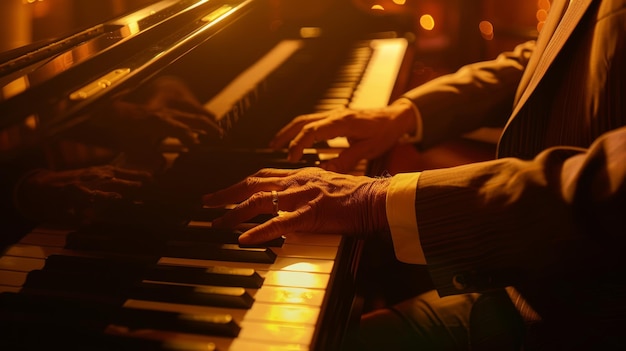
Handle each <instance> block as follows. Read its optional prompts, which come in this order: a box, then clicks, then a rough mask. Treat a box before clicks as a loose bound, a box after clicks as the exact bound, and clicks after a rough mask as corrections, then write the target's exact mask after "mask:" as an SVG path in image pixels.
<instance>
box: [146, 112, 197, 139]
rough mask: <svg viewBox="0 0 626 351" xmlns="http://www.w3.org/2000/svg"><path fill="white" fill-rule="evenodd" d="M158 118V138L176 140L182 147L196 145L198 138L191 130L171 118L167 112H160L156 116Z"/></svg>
mask: <svg viewBox="0 0 626 351" xmlns="http://www.w3.org/2000/svg"><path fill="white" fill-rule="evenodd" d="M156 116H157V117H158V118H159V121H160V124H159V126H158V127H159V129H160V130H159V133H160V136H163V137H165V136H168V137H173V138H177V139H178V140H180V142H181V143H183V144H184V145H188V146H189V145H196V144H198V142H199V141H198V138H197V136H196V135H195V133H194V132H193V130H192V129H191V128H190V127H189V126H188V125H187V124H185V123H183V122H181V121H179V120H177V119H176V118H173V117H172V116H171V113H170V112H169V111H161V112H159V113H157V114H156Z"/></svg>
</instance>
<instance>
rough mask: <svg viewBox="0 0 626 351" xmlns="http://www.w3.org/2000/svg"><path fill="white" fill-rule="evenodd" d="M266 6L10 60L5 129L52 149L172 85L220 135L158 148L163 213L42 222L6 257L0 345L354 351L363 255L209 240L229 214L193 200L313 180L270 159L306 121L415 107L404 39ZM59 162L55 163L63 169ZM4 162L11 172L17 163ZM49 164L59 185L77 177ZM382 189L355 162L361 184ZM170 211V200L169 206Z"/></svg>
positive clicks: (98, 35)
mask: <svg viewBox="0 0 626 351" xmlns="http://www.w3.org/2000/svg"><path fill="white" fill-rule="evenodd" d="M274 4H275V2H272V1H263V0H216V1H213V0H209V1H207V0H161V1H156V2H154V3H152V4H150V5H148V6H146V7H143V8H141V9H138V10H136V11H134V12H132V13H129V14H126V15H124V16H121V17H118V18H115V19H113V20H110V21H108V22H105V23H102V24H99V25H96V26H93V27H90V28H87V29H85V30H82V31H79V32H76V33H72V35H70V36H68V37H64V38H62V39H59V40H57V41H53V42H48V43H46V44H44V45H42V46H35V47H29V48H28V49H27V50H17V51H15V52H14V53H13V55H9V56H8V57H7V56H6V55H5V56H3V58H4V62H2V63H1V64H0V85H1V86H2V89H0V91H2V95H1V96H0V116H2V118H0V128H1V129H2V130H5V131H16V130H17V131H19V130H23V129H24V128H26V127H25V126H28V128H30V129H31V130H34V131H35V132H36V133H35V134H36V136H35V137H34V138H33V139H29V140H28V142H25V143H24V144H25V146H24V145H22V143H17V144H16V145H13V146H14V147H13V148H12V149H11V152H12V154H10V155H15V157H19V155H20V152H21V151H22V149H23V148H28V147H33V145H34V147H41V148H44V147H45V148H52V149H53V148H54V145H57V144H60V143H62V142H63V141H64V140H65V139H66V138H67V136H68V135H71V134H72V131H73V130H74V129H75V128H79V127H80V126H81V125H82V124H84V123H86V122H87V121H89V120H90V119H91V118H93V116H94V115H96V114H98V113H101V112H102V111H110V106H111V105H112V104H114V103H115V102H116V101H119V99H127V100H129V101H138V100H140V98H141V94H142V93H143V91H144V90H145V89H142V88H145V87H146V86H149V85H150V84H152V83H154V82H155V81H158V80H159V79H162V78H163V77H166V78H168V77H176V80H177V81H180V82H184V84H185V85H186V86H187V87H188V88H189V89H190V91H192V92H193V93H194V95H195V96H196V97H197V98H198V99H199V101H202V102H203V106H204V108H205V109H206V110H207V111H208V112H209V113H210V115H211V117H212V118H214V119H215V121H216V123H218V124H219V125H220V126H221V127H222V128H223V129H224V130H225V133H224V135H223V136H222V137H221V138H213V139H210V138H206V139H205V140H202V141H203V142H202V144H201V145H200V146H197V147H193V148H189V147H184V146H182V145H181V143H180V142H179V141H178V140H176V139H166V140H164V141H162V142H161V143H159V145H155V147H157V148H158V151H159V152H158V154H159V156H160V157H159V158H158V162H154V163H153V162H152V160H150V162H143V161H145V160H142V159H140V158H138V157H136V155H129V154H125V153H123V152H122V153H116V154H114V155H107V156H106V157H105V160H106V161H107V162H110V163H112V164H117V165H123V166H127V167H133V166H135V167H137V168H142V169H146V168H147V169H150V170H151V171H153V172H154V173H155V176H156V177H157V179H159V181H160V184H159V187H158V189H157V194H156V196H155V197H156V198H159V199H160V201H158V200H157V201H154V203H151V202H146V203H139V204H137V203H127V204H124V205H120V206H119V207H116V208H110V209H107V211H108V212H107V216H105V217H104V218H102V219H101V220H99V221H95V222H93V223H90V224H87V225H65V224H63V225H60V224H57V223H42V224H41V225H39V226H37V227H36V228H34V229H33V230H32V231H30V232H29V233H27V234H26V235H25V236H23V237H22V238H21V239H20V240H19V242H17V243H16V244H14V245H11V246H9V247H8V248H7V249H6V250H5V251H4V252H3V253H2V256H0V292H1V294H0V334H1V337H0V340H1V341H0V345H2V348H3V349H5V348H6V349H11V350H32V349H41V348H44V347H45V348H55V347H56V348H60V349H64V350H74V349H76V350H78V349H80V350H85V349H89V350H222V351H225V350H231V351H236V350H261V351H262V350H312V351H313V350H317V351H322V350H324V351H326V350H343V349H346V347H347V345H348V344H349V341H350V338H351V335H352V333H353V331H354V328H355V327H356V326H357V323H358V318H359V315H360V303H361V301H360V298H359V291H358V290H359V279H360V274H359V259H360V255H361V253H362V247H363V243H362V242H361V241H359V240H357V239H353V238H348V237H342V236H338V235H328V234H326V235H323V234H317V233H293V234H290V235H288V236H286V237H284V238H281V239H279V240H274V241H272V242H268V243H265V244H263V245H259V246H255V247H242V246H240V245H238V243H237V239H236V238H237V236H238V234H239V233H240V231H243V230H245V229H246V228H247V227H249V226H253V225H256V224H258V223H260V222H262V221H264V220H267V217H265V218H264V217H259V218H255V219H253V220H251V221H250V222H249V223H245V224H243V225H242V226H241V228H238V229H237V230H233V231H224V230H217V229H215V228H212V226H211V221H212V219H214V218H216V216H218V215H220V214H221V213H223V211H228V207H226V208H223V209H208V208H202V207H201V206H199V205H197V202H198V201H197V199H198V196H199V194H202V193H204V192H208V191H213V190H216V189H219V188H222V187H224V186H227V185H230V184H232V183H234V182H236V181H238V180H240V179H242V178H243V177H245V176H246V175H248V174H250V173H252V172H253V171H255V170H257V169H259V168H261V167H285V168H293V167H303V166H315V165H316V164H317V163H318V162H320V160H323V159H324V158H329V157H334V156H335V155H336V154H337V153H338V152H340V151H341V149H342V148H344V147H346V145H347V141H346V140H342V139H333V140H329V141H325V142H323V143H320V145H318V146H316V147H315V148H312V149H311V150H307V155H306V157H305V158H304V160H303V161H302V162H300V163H295V164H293V163H289V162H287V161H286V160H285V155H286V153H285V152H282V151H268V150H267V149H266V145H267V143H268V142H269V140H270V138H271V137H272V136H273V135H274V133H275V132H276V131H278V129H280V128H281V127H282V126H284V125H285V124H286V123H287V122H288V121H289V120H290V119H291V118H293V117H294V116H296V115H298V114H302V113H310V112H315V111H323V110H327V109H332V108H336V107H338V106H350V107H376V106H384V105H386V104H387V102H388V101H389V100H390V99H392V98H393V97H394V96H395V95H397V94H398V93H399V92H401V91H403V90H404V88H405V87H404V86H402V85H403V79H401V77H402V75H403V73H402V72H403V71H404V70H406V69H407V67H408V66H410V63H411V60H412V50H411V36H410V35H406V34H407V33H408V29H407V28H409V27H410V26H406V25H405V24H403V23H404V22H403V21H397V19H396V18H395V17H393V18H390V17H387V16H371V15H368V14H365V13H363V12H361V11H358V10H356V9H354V8H352V7H351V6H350V5H349V4H348V3H347V2H338V3H335V2H333V5H332V6H331V8H330V9H327V11H326V12H325V15H324V16H321V17H316V18H312V19H308V20H290V19H281V18H276V13H275V12H274V11H273V10H274V9H275V8H274ZM52 154H54V152H52ZM6 155H9V154H8V153H7V154H5V157H8V156H6ZM63 161H64V160H62V159H55V160H53V161H51V167H57V168H62V167H63V166H64V164H65V166H67V165H66V163H67V162H63ZM372 172H374V171H373V170H372V167H371V165H370V164H367V163H365V162H364V163H362V164H361V165H360V166H359V167H358V168H357V169H355V170H354V173H355V174H368V173H372ZM163 199H166V200H163Z"/></svg>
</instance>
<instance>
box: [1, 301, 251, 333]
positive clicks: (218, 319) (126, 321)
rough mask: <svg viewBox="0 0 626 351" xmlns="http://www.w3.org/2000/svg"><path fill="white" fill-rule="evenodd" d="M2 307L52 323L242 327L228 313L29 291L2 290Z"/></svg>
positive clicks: (191, 329)
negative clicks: (156, 307)
mask: <svg viewBox="0 0 626 351" xmlns="http://www.w3.org/2000/svg"><path fill="white" fill-rule="evenodd" d="M0 308H1V310H2V311H3V317H4V318H10V317H9V314H11V313H13V314H18V313H27V314H31V317H32V318H40V320H42V321H44V320H45V319H46V318H49V319H50V322H52V323H54V322H55V321H56V322H71V321H74V322H75V321H77V320H78V321H89V323H96V322H97V323H98V324H99V325H101V326H102V327H104V326H106V325H107V324H116V325H120V326H125V327H129V328H133V329H146V328H151V329H165V330H176V331H181V332H187V333H198V334H206V335H220V336H229V337H235V336H237V335H238V334H239V331H240V330H241V327H240V326H239V325H238V324H236V323H235V321H234V320H233V318H232V316H231V315H229V314H201V315H200V314H182V313H175V312H163V311H156V310H147V309H135V308H124V307H121V304H107V303H102V301H93V300H86V299H79V298H77V297H76V296H72V297H71V298H70V297H64V296H58V295H57V296H53V295H43V294H38V295H35V294H28V293H20V294H16V293H3V294H1V295H0Z"/></svg>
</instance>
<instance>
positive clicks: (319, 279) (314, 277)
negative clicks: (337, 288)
mask: <svg viewBox="0 0 626 351" xmlns="http://www.w3.org/2000/svg"><path fill="white" fill-rule="evenodd" d="M328 279H329V276H328V274H318V273H307V272H288V271H270V272H269V273H268V274H267V275H266V276H265V283H266V284H269V285H275V286H283V287H297V288H313V289H323V288H324V287H326V285H327V284H328Z"/></svg>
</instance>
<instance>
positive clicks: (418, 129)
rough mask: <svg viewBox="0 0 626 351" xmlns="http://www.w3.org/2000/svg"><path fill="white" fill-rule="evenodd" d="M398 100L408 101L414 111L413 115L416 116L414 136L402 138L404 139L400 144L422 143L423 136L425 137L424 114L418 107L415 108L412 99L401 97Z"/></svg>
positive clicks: (401, 139)
mask: <svg viewBox="0 0 626 351" xmlns="http://www.w3.org/2000/svg"><path fill="white" fill-rule="evenodd" d="M398 100H406V101H408V102H409V103H410V104H411V109H412V110H413V115H414V116H415V133H414V134H413V135H408V134H406V135H404V136H402V138H400V142H401V143H405V144H415V143H419V142H420V141H422V136H423V135H424V134H423V129H424V123H423V122H422V113H421V112H420V110H419V109H418V108H417V106H415V104H414V103H413V101H411V99H409V98H406V97H401V98H398Z"/></svg>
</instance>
